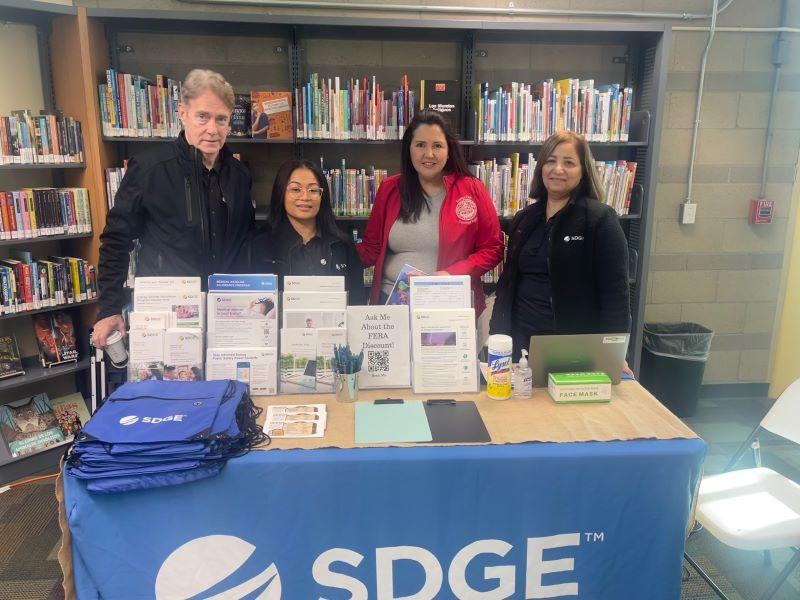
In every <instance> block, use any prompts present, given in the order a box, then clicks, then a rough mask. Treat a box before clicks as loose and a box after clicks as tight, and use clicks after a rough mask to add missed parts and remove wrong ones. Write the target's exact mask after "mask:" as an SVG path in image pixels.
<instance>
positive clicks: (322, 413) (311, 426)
mask: <svg viewBox="0 0 800 600" xmlns="http://www.w3.org/2000/svg"><path fill="white" fill-rule="evenodd" d="M327 422H328V413H327V407H326V406H325V405H324V404H276V405H274V406H270V407H268V408H267V418H266V421H265V422H264V433H266V434H267V435H268V436H270V437H273V438H312V437H323V436H324V435H325V427H326V425H327Z"/></svg>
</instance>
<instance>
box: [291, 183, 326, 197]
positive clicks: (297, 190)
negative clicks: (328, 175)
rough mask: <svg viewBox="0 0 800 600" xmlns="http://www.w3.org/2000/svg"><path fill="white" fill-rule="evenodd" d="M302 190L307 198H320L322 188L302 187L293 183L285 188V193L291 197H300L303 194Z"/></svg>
mask: <svg viewBox="0 0 800 600" xmlns="http://www.w3.org/2000/svg"><path fill="white" fill-rule="evenodd" d="M304 192H305V195H306V196H308V197H309V198H322V188H318V187H310V188H306V189H303V188H301V187H300V186H295V185H293V186H290V187H288V188H286V193H287V194H289V196H291V197H292V198H300V197H302V196H303V193H304Z"/></svg>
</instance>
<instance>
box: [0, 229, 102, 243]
mask: <svg viewBox="0 0 800 600" xmlns="http://www.w3.org/2000/svg"><path fill="white" fill-rule="evenodd" d="M93 235H94V234H93V233H91V232H89V233H65V234H62V235H40V236H39V237H35V238H19V239H16V240H0V246H23V245H26V244H38V243H40V242H60V241H61V240H78V239H81V238H90V237H92V236H93Z"/></svg>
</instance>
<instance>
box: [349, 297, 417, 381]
mask: <svg viewBox="0 0 800 600" xmlns="http://www.w3.org/2000/svg"><path fill="white" fill-rule="evenodd" d="M408 315H409V312H408V306H405V305H396V306H350V307H348V309H347V322H348V328H347V340H348V342H349V344H350V349H351V351H353V352H354V353H358V352H360V351H361V350H363V351H364V363H363V364H362V366H361V374H360V375H359V377H358V385H359V387H360V388H363V389H372V388H393V387H394V388H396V387H409V386H410V385H411V347H410V346H411V344H410V325H409V322H408Z"/></svg>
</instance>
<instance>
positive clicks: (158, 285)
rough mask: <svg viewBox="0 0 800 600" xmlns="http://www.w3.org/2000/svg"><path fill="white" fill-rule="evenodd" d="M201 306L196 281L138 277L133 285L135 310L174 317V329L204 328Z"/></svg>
mask: <svg viewBox="0 0 800 600" xmlns="http://www.w3.org/2000/svg"><path fill="white" fill-rule="evenodd" d="M204 305H205V302H204V301H203V292H202V291H201V289H200V278H199V277H137V278H136V279H135V281H134V287H133V308H134V310H135V311H136V312H139V311H142V312H151V311H153V312H171V313H175V317H174V322H173V323H171V325H173V326H176V327H188V328H203V327H204V310H203V309H204Z"/></svg>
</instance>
